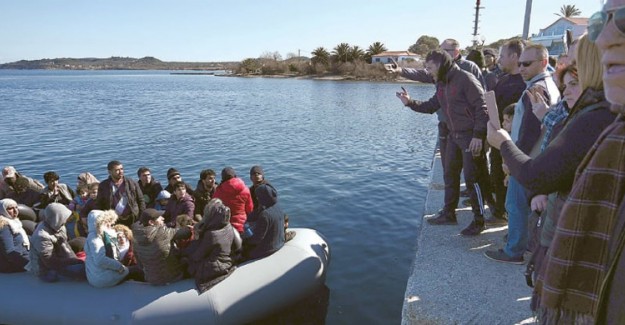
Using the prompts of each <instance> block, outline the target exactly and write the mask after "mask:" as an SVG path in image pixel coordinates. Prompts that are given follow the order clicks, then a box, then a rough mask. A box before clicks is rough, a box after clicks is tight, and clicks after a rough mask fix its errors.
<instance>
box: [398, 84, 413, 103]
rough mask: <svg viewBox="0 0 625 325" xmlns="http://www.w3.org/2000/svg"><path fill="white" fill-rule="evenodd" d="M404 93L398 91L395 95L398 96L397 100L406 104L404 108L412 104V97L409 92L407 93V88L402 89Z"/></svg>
mask: <svg viewBox="0 0 625 325" xmlns="http://www.w3.org/2000/svg"><path fill="white" fill-rule="evenodd" d="M401 90H402V91H398V92H396V93H395V96H397V98H399V99H400V100H401V102H402V104H404V106H406V105H408V103H410V95H409V94H408V92H407V91H406V88H404V87H401Z"/></svg>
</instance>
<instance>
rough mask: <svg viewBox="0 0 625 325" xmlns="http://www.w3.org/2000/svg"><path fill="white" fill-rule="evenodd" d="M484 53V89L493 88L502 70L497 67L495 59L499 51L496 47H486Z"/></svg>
mask: <svg viewBox="0 0 625 325" xmlns="http://www.w3.org/2000/svg"><path fill="white" fill-rule="evenodd" d="M482 52H483V53H484V69H485V71H484V81H485V82H486V90H494V89H495V85H497V82H498V81H499V77H501V75H503V70H501V68H500V67H499V64H498V62H497V59H498V58H499V52H498V51H497V50H496V49H493V48H490V47H487V48H485V49H484V50H483V51H482Z"/></svg>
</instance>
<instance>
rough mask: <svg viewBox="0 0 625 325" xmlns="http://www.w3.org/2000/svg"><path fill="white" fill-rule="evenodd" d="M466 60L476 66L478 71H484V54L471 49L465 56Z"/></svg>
mask: <svg viewBox="0 0 625 325" xmlns="http://www.w3.org/2000/svg"><path fill="white" fill-rule="evenodd" d="M467 60H468V61H471V62H473V63H475V64H477V67H478V68H480V70H483V69H484V53H482V51H480V50H478V49H473V50H471V52H469V54H467Z"/></svg>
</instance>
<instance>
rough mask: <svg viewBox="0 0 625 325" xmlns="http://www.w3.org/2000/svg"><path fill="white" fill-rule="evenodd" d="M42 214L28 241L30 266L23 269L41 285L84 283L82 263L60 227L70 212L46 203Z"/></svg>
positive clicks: (58, 205)
mask: <svg viewBox="0 0 625 325" xmlns="http://www.w3.org/2000/svg"><path fill="white" fill-rule="evenodd" d="M43 211H44V212H43V220H42V222H39V224H37V228H35V231H34V232H33V235H32V238H31V244H32V247H31V250H30V263H29V264H28V265H27V266H26V268H27V269H28V270H30V271H31V272H32V273H34V274H35V275H37V276H38V277H39V278H40V279H41V280H42V281H44V282H56V281H59V280H62V279H72V280H85V279H86V274H85V263H84V262H83V261H82V260H81V259H79V258H78V257H76V254H75V253H74V251H73V250H72V247H71V246H70V245H69V243H68V241H67V233H66V230H65V227H64V226H65V223H66V222H67V219H68V218H69V217H70V216H71V215H72V211H71V210H70V209H68V208H67V207H66V206H64V205H63V204H60V203H50V204H49V205H48V206H47V207H46V209H45V210H43Z"/></svg>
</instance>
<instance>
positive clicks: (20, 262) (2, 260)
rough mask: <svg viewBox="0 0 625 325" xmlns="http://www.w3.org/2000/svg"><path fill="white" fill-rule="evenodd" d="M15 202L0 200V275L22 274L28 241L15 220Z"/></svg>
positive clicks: (19, 222) (27, 251) (28, 247)
mask: <svg viewBox="0 0 625 325" xmlns="http://www.w3.org/2000/svg"><path fill="white" fill-rule="evenodd" d="M18 214H19V210H18V209H17V202H15V201H13V200H12V199H3V200H0V273H15V272H24V271H25V270H24V266H25V265H26V264H27V263H28V254H29V250H30V240H29V238H28V235H27V234H26V231H25V230H24V228H23V227H22V222H21V221H20V220H19V219H18V218H17V216H18Z"/></svg>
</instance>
